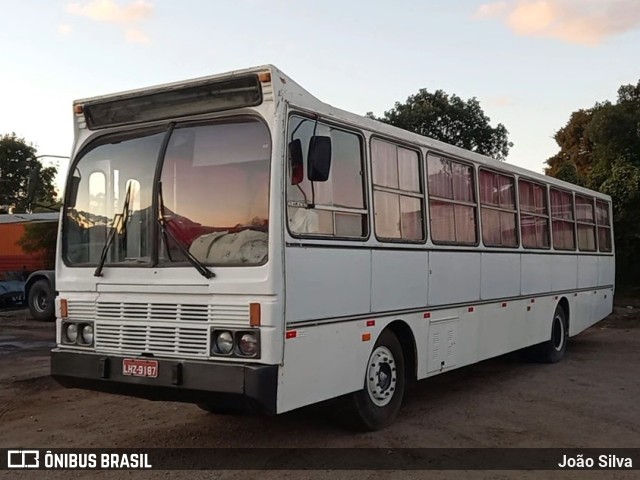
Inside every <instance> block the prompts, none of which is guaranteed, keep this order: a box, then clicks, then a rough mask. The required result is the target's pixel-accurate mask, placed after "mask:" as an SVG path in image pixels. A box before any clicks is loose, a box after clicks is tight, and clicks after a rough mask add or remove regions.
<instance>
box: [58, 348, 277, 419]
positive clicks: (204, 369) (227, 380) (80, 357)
mask: <svg viewBox="0 0 640 480" xmlns="http://www.w3.org/2000/svg"><path fill="white" fill-rule="evenodd" d="M124 358H132V357H131V356H129V357H123V356H115V355H104V354H99V353H92V352H71V351H69V350H63V349H60V348H55V349H53V350H52V351H51V376H52V377H53V378H55V379H56V380H57V381H58V382H59V383H60V384H61V385H63V386H65V387H71V388H84V389H88V390H96V391H100V392H107V393H116V394H122V395H128V396H132V397H139V398H146V399H148V400H166V401H176V402H188V403H202V404H207V403H214V404H215V402H216V401H225V402H227V401H229V400H234V399H235V398H237V399H239V400H245V401H247V403H249V404H252V405H253V406H255V407H257V408H258V409H259V410H262V411H264V412H266V413H270V414H275V413H276V394H277V385H278V366H277V365H256V364H247V363H245V364H237V363H222V362H211V361H198V360H179V359H176V360H173V359H167V358H156V357H137V358H142V359H148V360H151V359H153V360H157V361H158V377H157V378H141V377H132V376H127V375H123V374H122V360H123V359H124Z"/></svg>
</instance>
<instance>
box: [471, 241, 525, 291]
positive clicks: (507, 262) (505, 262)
mask: <svg viewBox="0 0 640 480" xmlns="http://www.w3.org/2000/svg"><path fill="white" fill-rule="evenodd" d="M481 255H482V283H481V293H482V299H483V300H489V299H492V298H505V297H517V296H518V295H520V281H521V275H520V254H519V253H487V252H483V253H482V254H481Z"/></svg>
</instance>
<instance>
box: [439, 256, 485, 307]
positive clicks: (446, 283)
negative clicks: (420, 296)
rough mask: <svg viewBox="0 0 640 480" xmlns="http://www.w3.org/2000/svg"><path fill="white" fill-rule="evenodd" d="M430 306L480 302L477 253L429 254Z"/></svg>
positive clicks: (478, 258) (478, 257)
mask: <svg viewBox="0 0 640 480" xmlns="http://www.w3.org/2000/svg"><path fill="white" fill-rule="evenodd" d="M429 272H430V273H431V276H430V278H429V305H431V306H434V305H446V304H450V303H463V302H473V301H476V300H480V280H481V276H480V252H477V253H469V252H437V251H430V252H429Z"/></svg>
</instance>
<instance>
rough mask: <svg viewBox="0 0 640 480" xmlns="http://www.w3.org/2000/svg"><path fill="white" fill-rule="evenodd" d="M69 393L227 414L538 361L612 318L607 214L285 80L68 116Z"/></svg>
mask: <svg viewBox="0 0 640 480" xmlns="http://www.w3.org/2000/svg"><path fill="white" fill-rule="evenodd" d="M73 108H74V122H75V146H74V148H73V157H72V162H71V165H70V171H69V176H68V183H67V187H66V195H65V204H64V212H63V215H62V217H63V220H62V222H61V227H60V236H59V244H58V258H57V265H56V285H57V299H56V311H57V346H56V348H55V349H54V350H53V352H52V374H53V376H54V377H55V378H56V379H57V380H58V381H59V382H60V383H62V384H63V385H65V386H70V387H80V388H88V389H93V390H99V391H106V392H116V393H122V394H126V395H132V396H138V397H142V398H147V399H151V400H162V399H167V400H178V401H186V402H192V403H196V404H198V405H200V406H201V407H203V408H204V409H206V410H208V411H213V412H225V411H231V410H237V409H240V408H241V407H244V406H253V407H257V408H259V409H261V410H263V411H265V412H268V413H272V414H277V413H281V412H287V411H290V410H293V409H296V408H299V407H303V406H305V405H309V404H312V403H315V402H320V401H323V400H327V399H330V398H334V397H338V396H345V397H346V399H345V400H346V401H347V404H348V405H349V406H350V407H351V408H352V410H353V419H354V421H356V422H357V423H358V424H359V425H361V426H362V427H364V428H366V429H379V428H382V427H384V426H386V425H388V424H389V423H390V422H392V421H393V419H394V418H395V416H396V414H397V412H398V410H399V408H400V404H401V402H402V398H403V394H404V387H405V383H406V382H407V381H408V380H410V379H424V378H428V377H431V376H434V375H437V374H440V373H443V372H447V371H450V370H453V369H455V368H459V367H462V366H465V365H469V364H473V363H475V362H479V361H481V360H484V359H487V358H490V357H495V356H497V355H501V354H504V353H506V352H510V351H514V350H517V349H522V348H525V347H530V348H529V353H530V354H531V355H532V356H534V357H535V358H536V359H538V360H540V361H545V362H557V361H558V360H560V359H561V358H562V357H563V356H564V354H565V349H566V344H567V338H568V337H570V336H574V335H576V334H578V333H580V332H581V331H583V330H585V329H586V328H588V327H589V326H591V325H593V324H594V323H596V322H598V321H599V320H600V319H602V318H604V317H605V316H607V315H608V314H609V313H610V312H611V310H612V301H613V290H614V252H613V250H614V249H613V244H612V223H611V200H610V198H609V197H608V196H606V195H603V194H601V193H598V192H594V191H591V190H587V189H584V188H581V187H578V186H575V185H571V184H568V183H565V182H562V181H559V180H556V179H554V178H549V177H546V176H544V175H540V174H538V173H534V172H531V171H528V170H525V169H522V168H519V167H516V166H513V165H509V164H506V163H501V162H498V161H495V160H493V159H491V158H487V157H484V156H482V155H478V154H475V153H472V152H469V151H466V150H463V149H460V148H457V147H453V146H450V145H447V144H445V143H441V142H438V141H435V140H432V139H429V138H425V137H423V136H420V135H416V134H413V133H409V132H407V131H404V130H401V129H398V128H395V127H393V126H390V125H385V124H382V123H379V122H377V121H374V120H371V119H368V118H364V117H361V116H358V115H354V114H351V113H348V112H345V111H342V110H339V109H336V108H333V107H331V106H329V105H327V104H325V103H322V102H321V101H319V100H318V99H316V98H315V97H314V96H312V95H311V94H310V93H308V92H307V91H306V90H304V89H303V88H301V87H300V86H298V85H297V84H296V83H295V82H294V81H293V80H292V79H291V78H289V77H288V76H286V75H285V74H284V73H282V72H281V71H280V70H278V69H277V68H275V67H273V66H270V65H268V66H262V67H257V68H251V69H247V70H241V71H235V72H231V73H226V74H222V75H215V76H211V77H207V78H199V79H196V80H190V81H185V82H180V83H174V84H170V85H163V86H158V87H153V88H145V89H142V90H135V91H130V92H125V93H119V94H114V95H106V96H101V97H96V98H90V99H85V100H79V101H76V102H74V106H73Z"/></svg>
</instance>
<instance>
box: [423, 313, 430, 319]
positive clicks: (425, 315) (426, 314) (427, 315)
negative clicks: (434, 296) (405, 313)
mask: <svg viewBox="0 0 640 480" xmlns="http://www.w3.org/2000/svg"><path fill="white" fill-rule="evenodd" d="M423 317H424V318H431V314H430V313H425V314H424V315H423Z"/></svg>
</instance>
